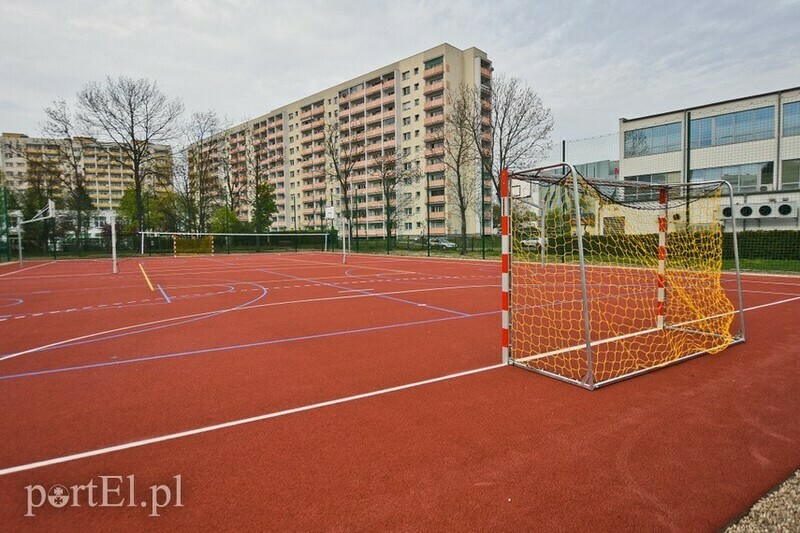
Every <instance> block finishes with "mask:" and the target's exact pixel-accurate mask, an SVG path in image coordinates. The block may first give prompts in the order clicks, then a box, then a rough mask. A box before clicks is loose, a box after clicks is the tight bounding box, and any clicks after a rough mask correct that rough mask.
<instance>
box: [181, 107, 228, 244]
mask: <svg viewBox="0 0 800 533" xmlns="http://www.w3.org/2000/svg"><path fill="white" fill-rule="evenodd" d="M220 131H221V122H220V119H219V117H218V116H217V114H216V112H214V111H204V112H195V113H192V115H191V116H190V117H189V121H188V122H187V123H186V124H185V125H184V135H185V137H186V141H187V143H188V147H187V149H186V151H185V152H186V155H185V162H186V168H185V177H184V181H185V183H184V184H183V186H182V189H183V190H184V191H185V194H186V195H187V198H186V200H185V201H184V205H185V206H186V207H187V208H188V209H191V210H192V213H191V214H189V213H187V215H189V216H188V218H189V220H191V225H192V226H193V227H194V228H196V230H197V231H206V229H207V227H208V223H209V221H210V220H211V214H212V212H213V210H214V205H215V202H216V201H217V199H218V197H219V194H220V192H221V190H220V183H219V180H218V174H217V173H218V171H219V165H220V158H221V153H220V152H221V151H222V149H223V147H224V143H225V140H224V138H223V137H222V136H221V134H220Z"/></svg>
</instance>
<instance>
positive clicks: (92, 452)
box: [0, 363, 508, 476]
mask: <svg viewBox="0 0 800 533" xmlns="http://www.w3.org/2000/svg"><path fill="white" fill-rule="evenodd" d="M503 367H508V365H506V364H503V363H500V364H496V365H491V366H484V367H481V368H476V369H473V370H465V371H464V372H457V373H455V374H447V375H446V376H440V377H437V378H431V379H425V380H422V381H415V382H414V383H407V384H405V385H398V386H396V387H389V388H386V389H380V390H377V391H372V392H365V393H362V394H355V395H353V396H346V397H344V398H337V399H335V400H328V401H324V402H319V403H313V404H309V405H303V406H301V407H294V408H292V409H285V410H283V411H276V412H273V413H267V414H263V415H258V416H253V417H250V418H242V419H239V420H232V421H230V422H223V423H221V424H214V425H211V426H204V427H199V428H195V429H190V430H187V431H179V432H177V433H170V434H168V435H161V436H160V437H152V438H149V439H143V440H137V441H132V442H127V443H125V444H118V445H116V446H108V447H106V448H98V449H96V450H90V451H87V452H81V453H75V454H72V455H64V456H62V457H55V458H53V459H46V460H44V461H37V462H34V463H28V464H23V465H18V466H11V467H8V468H3V469H1V470H0V476H7V475H9V474H14V473H17V472H24V471H26V470H33V469H35V468H42V467H45V466H51V465H57V464H61V463H67V462H70V461H77V460H78V459H86V458H88V457H96V456H98V455H105V454H108V453H114V452H118V451H122V450H129V449H131V448H139V447H141V446H147V445H149V444H156V443H159V442H165V441H170V440H175V439H180V438H183V437H190V436H192V435H200V434H202V433H209V432H211V431H217V430H220V429H227V428H231V427H236V426H241V425H244V424H251V423H253V422H260V421H262V420H269V419H271V418H278V417H281V416H287V415H292V414H296V413H302V412H305V411H311V410H314V409H321V408H323V407H330V406H332V405H338V404H341V403H347V402H353V401H356V400H362V399H364V398H372V397H374V396H381V395H384V394H389V393H392V392H398V391H402V390H406V389H412V388H415V387H422V386H424V385H430V384H432V383H438V382H440V381H447V380H450V379H455V378H460V377H464V376H469V375H472V374H478V373H480V372H486V371H488V370H495V369H497V368H503Z"/></svg>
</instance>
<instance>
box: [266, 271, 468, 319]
mask: <svg viewBox="0 0 800 533" xmlns="http://www.w3.org/2000/svg"><path fill="white" fill-rule="evenodd" d="M353 270H355V269H353ZM259 271H260V272H266V273H267V274H273V275H276V276H284V277H287V278H290V279H294V280H297V281H305V282H306V283H316V284H318V285H326V286H328V287H333V288H334V289H340V290H343V291H347V292H357V293H359V294H365V295H367V296H374V297H375V298H384V299H386V300H392V301H395V302H401V303H404V304H411V305H415V306H417V307H424V308H426V309H434V310H436V311H442V312H445V313H452V314H454V315H458V316H470V315H469V314H468V313H462V312H461V311H455V310H453V309H446V308H444V307H437V306H435V305H429V304H423V303H419V302H415V301H413V300H404V299H403V298H396V297H394V296H388V295H386V294H373V293H372V292H370V291H365V290H361V289H353V288H352V287H345V286H344V285H336V284H335V283H327V282H324V281H318V280H315V279H314V278H301V277H299V276H292V275H291V274H284V273H283V272H274V271H272V270H265V269H260V270H259Z"/></svg>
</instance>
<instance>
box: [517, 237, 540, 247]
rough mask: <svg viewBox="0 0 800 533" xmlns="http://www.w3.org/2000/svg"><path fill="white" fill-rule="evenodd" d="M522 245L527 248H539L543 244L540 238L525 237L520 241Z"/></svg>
mask: <svg viewBox="0 0 800 533" xmlns="http://www.w3.org/2000/svg"><path fill="white" fill-rule="evenodd" d="M520 245H521V246H522V247H523V248H525V249H526V250H538V249H540V248H541V246H542V245H541V243H540V242H539V239H525V240H523V241H521V242H520Z"/></svg>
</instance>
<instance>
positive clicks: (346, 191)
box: [295, 121, 364, 235]
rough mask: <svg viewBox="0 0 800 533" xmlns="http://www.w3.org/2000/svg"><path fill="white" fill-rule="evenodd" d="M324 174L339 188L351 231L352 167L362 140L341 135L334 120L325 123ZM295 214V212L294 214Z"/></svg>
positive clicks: (360, 156) (362, 146)
mask: <svg viewBox="0 0 800 533" xmlns="http://www.w3.org/2000/svg"><path fill="white" fill-rule="evenodd" d="M323 142H324V143H325V157H326V159H327V163H326V165H325V175H326V177H327V179H328V181H329V182H331V183H333V184H334V185H336V186H337V187H338V188H339V195H340V197H341V201H342V207H343V208H344V217H345V219H346V220H347V222H348V226H349V227H350V230H349V231H350V234H351V235H352V232H353V211H352V209H351V208H350V200H351V198H350V185H351V179H352V175H353V168H354V167H355V165H356V163H357V162H358V161H359V160H360V159H361V158H362V157H363V155H364V151H363V149H364V145H363V143H362V142H353V140H352V139H351V138H350V136H343V134H342V133H340V131H339V124H338V123H337V122H335V121H332V122H328V123H327V124H325V137H324V140H323ZM295 216H297V214H295Z"/></svg>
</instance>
